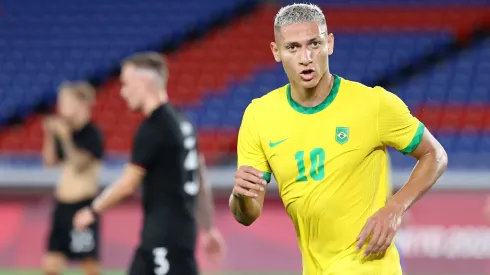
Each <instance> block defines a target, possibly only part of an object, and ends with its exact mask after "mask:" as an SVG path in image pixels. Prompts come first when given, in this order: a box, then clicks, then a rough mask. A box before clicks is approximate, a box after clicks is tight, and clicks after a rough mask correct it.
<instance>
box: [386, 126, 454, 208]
mask: <svg viewBox="0 0 490 275" xmlns="http://www.w3.org/2000/svg"><path fill="white" fill-rule="evenodd" d="M410 155H411V156H412V157H414V158H416V159H417V160H418V162H417V164H416V165H415V168H414V169H413V171H412V174H411V175H410V178H409V180H408V182H407V183H406V184H405V186H403V188H401V189H400V191H398V192H397V193H396V194H395V195H393V196H392V197H391V199H390V200H389V201H388V204H390V205H394V206H397V207H400V208H401V211H403V212H404V211H406V210H407V209H409V208H410V207H411V206H412V205H413V204H414V203H415V202H416V201H417V200H418V199H419V198H420V197H422V195H423V194H425V192H427V191H428V190H429V189H430V188H431V187H432V186H433V185H434V184H435V183H436V181H437V179H439V177H440V176H441V175H442V173H444V171H445V170H446V167H447V162H448V157H447V154H446V151H445V150H444V148H443V147H442V146H441V144H440V143H439V142H438V141H437V140H436V139H435V138H434V136H432V134H431V133H430V132H429V130H427V129H425V132H424V135H423V137H422V141H421V142H420V144H419V145H418V146H417V148H416V149H415V150H414V151H413V152H412V153H411V154H410Z"/></svg>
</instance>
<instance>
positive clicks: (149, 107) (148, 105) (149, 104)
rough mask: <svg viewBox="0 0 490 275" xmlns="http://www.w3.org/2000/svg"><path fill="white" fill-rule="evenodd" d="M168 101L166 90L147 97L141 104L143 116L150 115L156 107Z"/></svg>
mask: <svg viewBox="0 0 490 275" xmlns="http://www.w3.org/2000/svg"><path fill="white" fill-rule="evenodd" d="M167 102H168V95H167V92H166V91H161V92H160V93H158V95H157V96H156V97H151V98H149V99H148V100H147V101H146V102H145V104H144V106H143V114H144V115H145V116H150V115H151V114H152V113H153V111H155V110H156V109H158V108H159V107H160V106H162V105H163V104H165V103H167Z"/></svg>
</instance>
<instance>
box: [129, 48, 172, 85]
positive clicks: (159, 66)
mask: <svg viewBox="0 0 490 275" xmlns="http://www.w3.org/2000/svg"><path fill="white" fill-rule="evenodd" d="M128 64H131V65H133V66H135V67H137V68H142V69H147V70H151V71H153V72H155V73H156V74H157V75H158V76H160V77H162V79H163V80H164V81H166V80H167V77H168V68H167V62H166V61H165V58H164V57H163V55H162V54H160V53H157V52H142V53H136V54H133V55H131V56H129V57H128V58H126V59H124V60H123V62H122V65H123V66H124V65H128Z"/></svg>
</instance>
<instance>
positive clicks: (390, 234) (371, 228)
mask: <svg viewBox="0 0 490 275" xmlns="http://www.w3.org/2000/svg"><path fill="white" fill-rule="evenodd" d="M402 215H403V211H402V210H401V208H400V207H399V206H396V205H390V204H387V205H386V206H384V207H383V208H381V209H379V210H378V211H377V212H376V213H374V215H372V216H371V217H370V218H369V219H368V220H367V221H366V224H365V225H364V227H363V228H362V230H361V233H360V234H359V236H358V237H357V241H358V242H357V249H358V250H360V249H361V248H362V247H363V246H364V244H365V243H366V241H367V242H368V243H367V247H366V250H365V251H364V255H365V256H368V255H370V254H376V253H382V252H384V251H386V249H387V248H388V247H389V246H390V245H391V243H392V241H393V238H394V237H395V234H396V231H397V230H398V228H399V227H400V224H401V218H402Z"/></svg>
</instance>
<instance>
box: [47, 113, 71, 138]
mask: <svg viewBox="0 0 490 275" xmlns="http://www.w3.org/2000/svg"><path fill="white" fill-rule="evenodd" d="M50 124H51V127H52V129H53V132H54V133H55V134H56V135H57V136H58V137H59V138H61V139H67V138H69V137H70V132H71V131H70V128H69V126H68V124H67V123H66V122H65V121H64V120H63V119H61V118H55V119H52V120H51V122H50Z"/></svg>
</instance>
